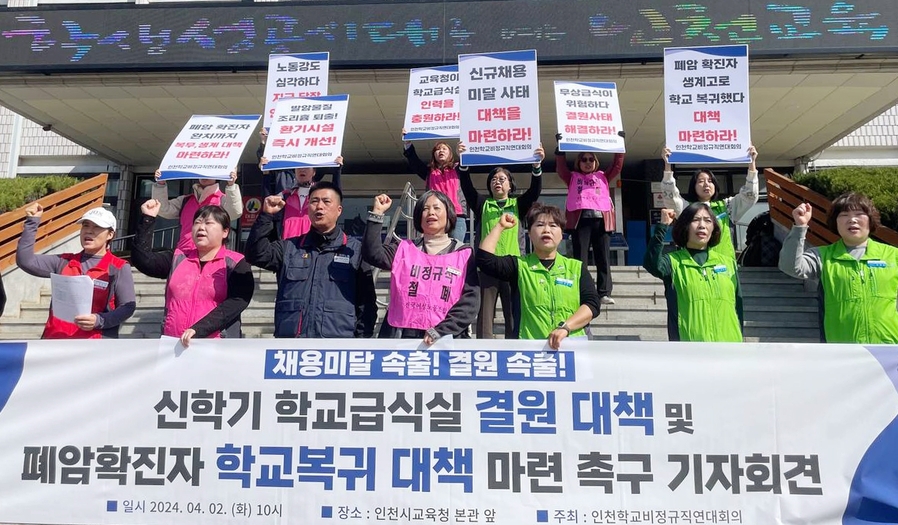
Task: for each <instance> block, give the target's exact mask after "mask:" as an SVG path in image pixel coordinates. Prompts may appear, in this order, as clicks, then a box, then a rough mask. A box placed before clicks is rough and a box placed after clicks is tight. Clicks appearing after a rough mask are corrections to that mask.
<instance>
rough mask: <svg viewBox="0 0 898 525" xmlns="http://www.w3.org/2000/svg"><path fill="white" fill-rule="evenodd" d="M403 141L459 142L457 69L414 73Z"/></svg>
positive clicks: (438, 68) (454, 67)
mask: <svg viewBox="0 0 898 525" xmlns="http://www.w3.org/2000/svg"><path fill="white" fill-rule="evenodd" d="M402 127H403V128H404V129H405V136H403V137H402V139H403V140H424V139H451V138H458V66H455V65H452V66H442V67H422V68H417V69H412V70H411V72H410V74H409V82H408V101H407V102H406V106H405V124H404V125H403V126H402Z"/></svg>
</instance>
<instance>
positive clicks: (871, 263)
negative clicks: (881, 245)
mask: <svg viewBox="0 0 898 525" xmlns="http://www.w3.org/2000/svg"><path fill="white" fill-rule="evenodd" d="M867 266H868V267H869V268H885V267H886V266H888V265H887V264H886V262H885V261H867Z"/></svg>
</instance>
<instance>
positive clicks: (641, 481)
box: [0, 339, 898, 525]
mask: <svg viewBox="0 0 898 525" xmlns="http://www.w3.org/2000/svg"><path fill="white" fill-rule="evenodd" d="M124 344H126V346H127V348H125V347H124V346H123V345H124ZM419 344H420V342H419V341H416V340H386V341H385V340H327V341H326V342H325V341H323V340H304V339H281V340H271V339H269V340H259V339H244V340H212V339H200V340H194V341H193V342H192V343H191V346H190V348H188V349H186V350H184V349H181V348H180V347H179V346H175V345H176V343H175V342H174V340H173V339H163V340H160V341H152V340H130V341H115V340H97V341H34V342H27V343H10V342H3V343H0V429H2V431H0V494H2V497H0V522H4V523H47V524H56V523H72V524H100V523H116V524H131V523H134V524H137V523H149V524H155V523H160V524H161V523H174V524H180V523H183V524H188V523H189V524H197V523H199V524H238V523H240V524H242V523H248V522H259V523H272V524H282V523H283V524H286V523H303V524H324V525H326V524H333V523H337V522H356V523H377V522H381V521H384V522H391V521H392V522H402V523H422V524H423V523H496V524H502V525H520V524H539V523H589V524H608V523H656V524H663V523H668V524H672V523H678V524H682V523H688V524H693V523H744V524H751V525H756V524H798V523H814V524H819V525H837V524H843V523H845V524H851V525H854V524H857V523H860V521H858V519H857V516H858V515H863V516H864V517H865V518H866V519H868V520H869V521H864V522H863V523H870V522H875V523H886V522H889V523H894V520H889V519H883V518H886V517H888V516H890V514H888V512H889V510H890V509H891V511H892V512H894V509H895V508H896V507H898V494H896V491H895V490H894V487H895V481H894V480H895V476H896V474H895V473H896V471H898V459H896V455H895V453H894V451H895V450H896V447H898V420H896V415H898V392H896V383H898V351H896V348H895V347H869V348H865V347H863V346H859V345H796V344H739V345H735V344H698V343H689V344H686V343H639V342H616V343H614V344H609V343H607V342H601V343H599V342H587V341H572V340H568V341H565V342H564V343H563V345H562V351H559V352H544V350H545V346H544V342H542V341H514V342H505V341H458V340H456V341H453V342H451V343H449V344H448V345H447V346H448V348H444V349H442V350H440V351H433V350H428V349H424V348H421V347H419ZM870 501H875V502H876V505H872V504H869V502H870ZM843 515H844V516H843ZM843 517H844V521H843ZM876 517H879V518H880V519H874V518H876Z"/></svg>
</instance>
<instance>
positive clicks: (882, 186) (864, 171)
mask: <svg viewBox="0 0 898 525" xmlns="http://www.w3.org/2000/svg"><path fill="white" fill-rule="evenodd" d="M795 181H796V182H798V183H799V184H804V185H805V186H807V187H809V188H811V189H812V190H814V191H816V192H817V193H821V194H823V195H825V196H826V198H828V199H829V200H833V199H835V198H836V197H838V196H839V195H841V194H843V193H847V192H849V191H853V192H857V193H863V194H864V195H866V196H868V197H870V198H871V199H872V200H873V204H875V205H876V209H878V210H879V213H880V215H882V224H883V225H885V226H888V227H889V228H892V229H893V230H898V168H862V167H853V166H851V167H841V168H833V169H828V170H822V171H816V172H812V173H802V174H800V175H795Z"/></svg>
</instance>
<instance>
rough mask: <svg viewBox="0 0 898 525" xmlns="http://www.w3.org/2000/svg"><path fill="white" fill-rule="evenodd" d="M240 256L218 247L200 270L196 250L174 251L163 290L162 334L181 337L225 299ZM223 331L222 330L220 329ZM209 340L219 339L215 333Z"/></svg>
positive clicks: (219, 334)
mask: <svg viewBox="0 0 898 525" xmlns="http://www.w3.org/2000/svg"><path fill="white" fill-rule="evenodd" d="M242 260H243V254H240V253H237V252H232V251H231V250H228V249H227V248H225V247H224V246H222V247H221V248H220V249H219V250H218V253H217V254H215V258H214V259H212V260H210V261H207V262H206V264H205V265H203V266H202V268H200V260H199V256H198V255H197V251H196V249H192V250H188V251H186V252H180V251H175V254H174V257H173V259H172V269H171V273H170V274H169V276H168V283H166V286H165V322H164V325H163V330H162V333H163V334H164V335H170V336H172V337H181V334H183V333H184V330H187V329H188V328H190V327H191V326H193V325H194V324H196V322H197V321H199V320H200V319H202V318H203V317H206V315H208V314H209V312H211V311H212V310H214V309H215V308H216V307H217V306H218V305H220V304H221V303H222V302H224V300H225V299H227V298H228V276H229V275H230V273H231V270H233V269H234V267H235V266H236V265H237V263H238V262H240V261H242ZM222 328H225V327H222ZM209 337H221V332H215V333H213V334H212V335H210V336H209Z"/></svg>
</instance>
